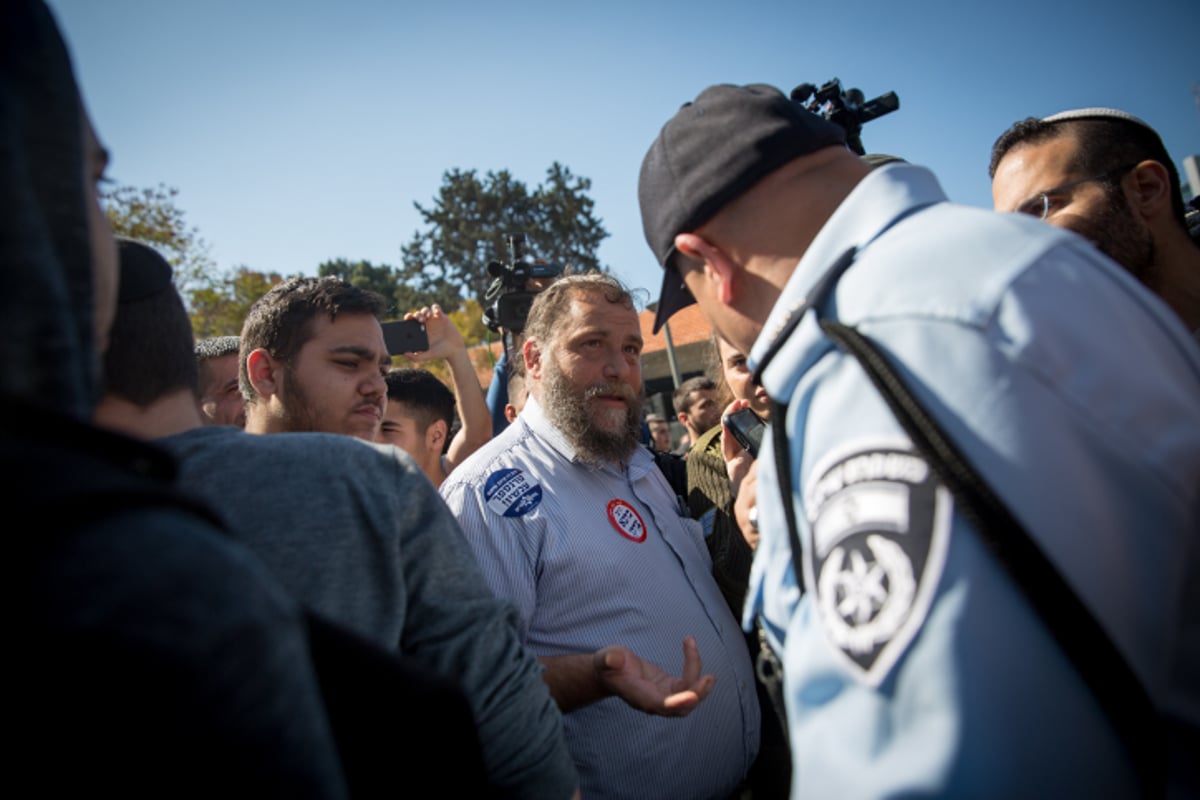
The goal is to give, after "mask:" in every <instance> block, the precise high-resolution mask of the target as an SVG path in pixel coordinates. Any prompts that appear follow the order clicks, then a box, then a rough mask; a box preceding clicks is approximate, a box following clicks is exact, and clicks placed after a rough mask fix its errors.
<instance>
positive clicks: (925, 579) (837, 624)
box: [804, 443, 953, 686]
mask: <svg viewBox="0 0 1200 800" xmlns="http://www.w3.org/2000/svg"><path fill="white" fill-rule="evenodd" d="M804 506H805V509H806V511H807V514H808V521H809V524H810V527H811V530H812V545H811V546H810V547H809V548H808V549H807V550H806V551H805V554H804V555H805V559H804V561H805V564H804V568H805V572H806V578H807V581H808V585H809V587H811V590H812V591H813V592H814V600H815V605H816V609H817V616H818V618H819V619H820V621H821V627H822V629H823V630H824V632H825V635H826V638H827V639H828V640H829V642H830V643H831V644H832V645H833V646H834V648H835V650H836V651H837V652H839V653H841V655H842V656H843V657H844V660H845V661H846V663H847V665H848V666H849V667H850V670H851V672H853V673H855V674H856V675H857V676H858V677H859V679H860V680H862V681H863V682H865V683H867V684H869V685H871V686H878V685H879V683H880V682H881V681H882V680H883V679H884V678H885V677H886V676H887V674H888V672H889V671H890V670H891V668H892V667H893V666H894V665H895V663H896V661H897V660H899V658H900V656H901V655H903V653H904V651H905V649H906V648H907V647H908V645H909V644H910V643H911V642H912V640H913V637H915V636H916V634H917V632H918V631H919V630H920V628H921V625H922V624H923V623H924V622H925V617H926V615H927V614H928V612H929V606H930V604H931V602H932V600H933V595H934V593H935V592H936V591H937V586H938V583H939V581H940V580H941V576H942V568H943V567H944V566H945V563H946V550H947V548H948V546H949V538H950V523H951V519H950V518H951V513H952V511H953V498H952V497H951V495H950V492H949V491H948V490H947V489H946V487H945V486H944V485H943V484H942V483H941V481H940V480H939V479H938V478H937V476H936V475H935V474H934V472H933V470H932V469H930V467H929V464H928V463H927V462H926V461H925V458H924V457H923V456H922V455H921V454H920V453H917V452H914V451H913V450H912V449H911V445H908V444H907V443H899V444H892V443H889V444H888V445H886V446H871V445H862V444H860V445H858V446H856V447H855V448H854V450H853V451H851V452H846V451H842V452H841V453H840V454H838V455H835V456H832V457H826V458H824V459H822V461H821V463H819V464H818V465H817V467H816V468H815V469H814V470H813V471H812V473H811V477H810V479H809V481H808V484H807V486H806V487H805V492H804Z"/></svg>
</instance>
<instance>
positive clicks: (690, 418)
mask: <svg viewBox="0 0 1200 800" xmlns="http://www.w3.org/2000/svg"><path fill="white" fill-rule="evenodd" d="M688 400H690V401H691V404H690V405H689V406H688V410H687V411H686V412H685V413H686V415H687V421H686V424H687V426H688V427H689V428H691V429H692V431H693V432H694V433H695V434H696V435H697V436H699V435H700V434H702V433H704V432H705V431H707V430H708V429H710V428H712V427H713V426H715V425H718V424H720V422H721V404H720V402H719V401H718V400H717V390H716V389H697V390H696V391H694V392H690V393H689V394H688Z"/></svg>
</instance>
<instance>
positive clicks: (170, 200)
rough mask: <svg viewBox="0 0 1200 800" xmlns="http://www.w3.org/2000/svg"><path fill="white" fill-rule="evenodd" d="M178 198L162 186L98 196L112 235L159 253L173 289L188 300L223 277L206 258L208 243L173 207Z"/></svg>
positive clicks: (122, 189) (123, 189)
mask: <svg viewBox="0 0 1200 800" xmlns="http://www.w3.org/2000/svg"><path fill="white" fill-rule="evenodd" d="M178 194H179V190H178V189H175V188H174V187H169V186H166V185H164V184H161V183H160V184H159V185H158V186H156V187H153V188H149V189H138V188H136V187H133V186H116V187H115V188H113V189H111V190H109V191H104V192H102V193H101V202H102V204H103V206H104V212H105V214H106V215H107V216H108V220H109V222H110V223H111V224H112V228H113V233H115V234H117V235H118V236H127V237H129V238H131V239H138V240H140V241H143V242H146V243H147V244H150V245H153V246H154V247H155V248H156V249H157V250H158V251H159V252H160V253H162V255H163V257H164V258H166V259H167V261H168V262H169V263H170V264H171V267H172V268H173V269H174V271H175V287H176V288H177V289H179V294H180V295H181V296H182V297H183V298H184V299H185V300H188V299H189V298H190V297H191V295H192V293H193V292H196V291H200V290H203V289H208V288H212V287H213V286H214V285H216V284H218V283H220V282H221V280H222V279H223V277H224V276H223V275H222V274H221V273H220V271H219V270H218V269H217V265H216V262H215V261H213V259H212V257H211V256H210V255H209V250H208V243H207V242H205V241H204V239H202V238H201V237H200V232H199V231H198V230H197V229H196V228H195V227H193V226H191V225H188V223H187V220H186V218H185V217H184V213H183V211H182V210H181V209H180V208H179V206H177V205H176V204H175V198H176V197H177V196H178Z"/></svg>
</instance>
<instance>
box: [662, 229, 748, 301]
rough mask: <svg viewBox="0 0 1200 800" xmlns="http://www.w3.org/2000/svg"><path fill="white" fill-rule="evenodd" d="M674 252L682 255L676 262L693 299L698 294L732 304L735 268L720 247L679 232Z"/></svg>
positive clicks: (697, 235) (702, 238)
mask: <svg viewBox="0 0 1200 800" xmlns="http://www.w3.org/2000/svg"><path fill="white" fill-rule="evenodd" d="M675 249H676V250H678V251H679V252H680V253H681V254H682V256H683V258H681V259H677V261H678V262H679V263H678V266H679V271H680V274H681V275H682V276H683V281H684V283H685V284H687V287H688V289H689V290H690V291H691V293H692V295H693V296H695V294H696V293H697V292H698V291H700V292H704V293H705V294H709V295H711V296H712V297H714V298H716V299H717V300H719V301H720V302H721V303H723V304H724V305H730V304H731V303H732V302H733V298H734V295H735V294H736V291H735V286H734V280H735V277H736V274H737V269H736V267H735V266H734V264H733V262H732V261H730V260H729V258H728V257H726V255H725V254H724V253H723V252H721V248H719V247H717V246H716V245H714V244H713V243H712V242H710V241H708V240H707V239H705V238H704V237H703V236H700V235H699V234H696V233H680V234H678V235H677V236H676V237H675Z"/></svg>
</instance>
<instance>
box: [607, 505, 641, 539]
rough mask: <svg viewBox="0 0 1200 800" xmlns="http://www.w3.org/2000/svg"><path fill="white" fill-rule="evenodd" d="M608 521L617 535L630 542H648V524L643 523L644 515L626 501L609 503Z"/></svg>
mask: <svg viewBox="0 0 1200 800" xmlns="http://www.w3.org/2000/svg"><path fill="white" fill-rule="evenodd" d="M608 521H609V522H611V523H612V526H613V527H614V528H616V529H617V533H619V534H621V535H622V536H624V537H625V538H626V539H628V540H629V541H631V542H644V541H646V523H645V522H643V521H642V515H641V514H639V513H638V512H637V509H636V508H634V507H633V506H631V505H629V503H627V502H625V501H624V500H621V499H617V500H610V501H609V502H608Z"/></svg>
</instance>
